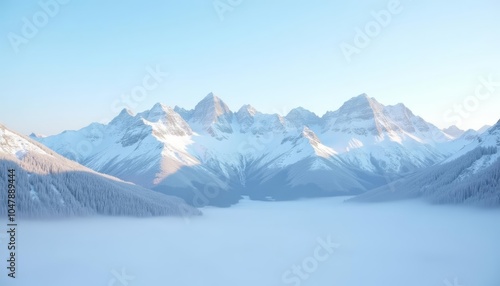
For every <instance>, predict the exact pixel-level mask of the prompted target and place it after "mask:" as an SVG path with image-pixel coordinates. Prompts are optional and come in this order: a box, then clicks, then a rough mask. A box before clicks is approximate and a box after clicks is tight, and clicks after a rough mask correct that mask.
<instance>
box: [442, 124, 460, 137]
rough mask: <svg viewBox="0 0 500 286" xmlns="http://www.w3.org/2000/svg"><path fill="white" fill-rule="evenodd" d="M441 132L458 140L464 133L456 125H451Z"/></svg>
mask: <svg viewBox="0 0 500 286" xmlns="http://www.w3.org/2000/svg"><path fill="white" fill-rule="evenodd" d="M443 131H444V132H445V133H446V134H448V135H450V136H453V137H454V138H458V137H460V136H462V135H463V134H464V133H465V130H462V129H460V128H458V127H457V126H456V125H452V126H450V127H448V128H445V129H443Z"/></svg>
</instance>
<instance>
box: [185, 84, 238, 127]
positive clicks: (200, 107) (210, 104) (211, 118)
mask: <svg viewBox="0 0 500 286" xmlns="http://www.w3.org/2000/svg"><path fill="white" fill-rule="evenodd" d="M230 113H231V110H230V109H229V107H228V106H227V105H226V104H225V103H224V101H222V99H220V98H219V97H217V96H215V95H214V94H213V93H212V92H211V93H209V94H208V95H207V96H205V97H204V98H203V99H202V100H201V101H200V102H199V103H198V104H197V105H196V106H195V108H194V112H193V116H192V119H193V120H194V121H198V122H202V123H204V124H211V123H214V122H216V121H217V119H218V118H219V117H221V116H224V115H226V114H230Z"/></svg>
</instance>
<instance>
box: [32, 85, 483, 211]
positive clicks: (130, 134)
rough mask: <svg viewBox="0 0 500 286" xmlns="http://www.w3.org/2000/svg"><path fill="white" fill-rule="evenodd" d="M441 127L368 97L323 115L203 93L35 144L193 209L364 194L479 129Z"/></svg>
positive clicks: (428, 162)
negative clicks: (237, 104) (188, 102)
mask: <svg viewBox="0 0 500 286" xmlns="http://www.w3.org/2000/svg"><path fill="white" fill-rule="evenodd" d="M452 131H453V130H451V131H448V132H446V131H443V130H440V129H439V128H437V127H436V126H434V125H433V124H431V123H428V122H426V121H425V120H424V119H422V118H421V117H419V116H416V115H414V114H413V113H412V112H411V111H410V110H409V109H408V108H407V107H406V106H404V105H403V104H397V105H394V106H391V105H388V106H385V105H383V104H381V103H379V102H378V101H377V100H375V99H374V98H370V97H368V96H367V95H366V94H362V95H360V96H357V97H354V98H352V99H350V100H349V101H347V102H345V103H344V104H343V105H342V106H341V107H340V108H339V109H338V110H336V111H332V112H327V113H326V114H325V115H323V116H322V117H319V116H317V115H316V114H314V113H312V112H310V111H308V110H306V109H304V108H301V107H299V108H296V109H293V110H292V111H290V112H289V114H287V115H286V116H281V115H279V114H266V113H262V112H259V111H258V110H256V109H255V108H254V107H252V106H250V105H245V106H243V107H241V108H240V109H239V110H237V111H232V110H231V109H230V108H229V107H228V106H227V105H226V104H225V103H224V102H223V101H222V100H221V99H220V98H218V97H217V96H215V95H214V94H212V93H210V94H209V95H207V96H206V97H205V98H203V100H202V101H200V102H199V103H198V104H197V105H196V106H195V107H194V109H190V110H188V109H184V108H181V107H178V106H175V108H171V107H169V106H167V105H164V104H160V103H158V104H155V105H154V106H153V107H152V108H151V109H150V110H147V111H144V112H141V113H138V114H135V115H134V114H132V113H131V112H130V111H128V110H123V111H122V112H121V113H120V114H119V115H118V116H117V117H116V118H114V119H113V120H112V121H111V122H110V123H109V124H98V123H93V124H91V125H89V126H87V127H85V128H82V129H80V130H78V131H65V132H63V133H61V134H58V135H54V136H49V137H37V136H33V138H34V139H36V140H38V141H39V142H41V143H43V144H45V145H46V146H48V147H49V148H51V149H53V150H55V151H56V152H58V153H59V154H61V155H63V156H65V157H67V158H69V159H72V160H75V161H77V162H79V163H81V164H83V165H85V166H87V167H89V168H91V169H93V170H95V171H98V172H101V173H106V174H109V175H112V176H116V177H118V178H121V179H123V180H126V181H131V182H134V183H136V184H139V185H141V186H143V187H146V188H151V189H154V190H157V191H160V192H163V193H166V194H172V195H176V196H179V197H182V198H184V199H186V200H187V202H188V203H191V204H193V205H195V206H203V205H207V204H212V205H219V206H227V205H230V204H233V203H235V202H237V201H238V200H239V198H240V196H241V195H248V196H250V197H251V198H254V199H263V200H266V199H270V200H281V199H293V198H298V197H312V196H332V195H339V194H352V195H354V194H361V193H364V192H366V191H367V190H370V189H373V188H376V187H379V186H382V185H384V184H387V183H388V182H391V181H393V180H395V179H398V178H400V177H402V176H404V175H406V174H408V173H411V172H414V171H416V170H419V169H422V168H425V167H429V166H432V165H434V164H437V163H439V162H442V161H443V160H446V159H447V158H449V157H450V156H451V155H453V154H454V153H455V152H457V151H458V150H460V149H461V148H463V147H464V146H465V145H467V144H469V143H471V142H473V141H474V140H475V139H476V138H477V136H478V133H474V134H473V133H469V134H467V132H465V133H463V134H462V133H460V134H459V133H456V132H455V133H454V132H452Z"/></svg>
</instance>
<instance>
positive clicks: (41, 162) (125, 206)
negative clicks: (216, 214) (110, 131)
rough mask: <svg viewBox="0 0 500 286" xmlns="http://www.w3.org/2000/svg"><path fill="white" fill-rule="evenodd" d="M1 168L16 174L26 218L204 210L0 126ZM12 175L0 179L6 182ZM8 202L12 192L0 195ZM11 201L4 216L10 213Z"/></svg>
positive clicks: (21, 213)
mask: <svg viewBox="0 0 500 286" xmlns="http://www.w3.org/2000/svg"><path fill="white" fill-rule="evenodd" d="M0 166H1V168H2V170H8V169H14V170H15V174H16V189H17V194H16V208H17V213H18V215H19V216H21V217H37V218H40V217H54V216H56V217H57V216H77V215H78V216H79V215H112V216H116V215H120V216H158V215H172V216H191V215H199V214H200V212H199V211H198V210H196V209H194V208H193V207H191V206H188V205H186V203H185V202H184V201H183V200H182V199H179V198H175V197H169V196H165V195H162V194H159V193H156V192H153V191H151V190H147V189H145V188H143V187H140V186H136V185H134V184H131V183H127V182H124V181H122V180H119V179H117V178H114V177H111V176H109V175H103V174H99V173H97V172H95V171H92V170H90V169H88V168H86V167H84V166H82V165H80V164H78V163H76V162H74V161H71V160H68V159H66V158H64V157H62V156H60V155H59V154H57V153H55V152H53V151H51V150H49V149H48V148H46V147H45V146H42V145H41V144H39V143H38V142H35V141H33V140H31V139H30V138H28V137H24V136H22V135H19V134H17V133H15V132H13V131H11V130H9V129H7V128H6V127H4V126H2V125H0ZM7 184H8V177H7V176H1V177H0V185H2V186H7ZM0 200H1V201H3V202H5V201H7V192H1V193H0ZM6 213H7V208H6V204H2V205H1V206H0V214H1V215H6Z"/></svg>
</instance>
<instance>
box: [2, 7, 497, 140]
mask: <svg viewBox="0 0 500 286" xmlns="http://www.w3.org/2000/svg"><path fill="white" fill-rule="evenodd" d="M19 2H20V1H14V0H6V1H1V3H0V35H2V38H1V39H2V40H1V41H0V64H1V69H0V87H1V94H2V95H1V103H0V123H3V124H5V125H7V126H9V127H11V128H13V129H15V130H18V131H20V132H22V133H30V132H37V133H42V134H54V133H58V132H61V131H63V130H65V129H77V128H80V127H83V126H86V125H88V124H89V123H91V122H93V121H103V120H110V119H111V118H112V117H113V116H114V115H116V112H117V111H116V108H113V106H115V107H116V102H117V100H119V99H120V96H121V94H127V95H130V93H131V91H132V90H133V88H134V87H136V86H138V85H141V84H142V80H143V78H144V77H145V76H146V75H147V74H148V72H147V70H146V68H147V67H148V66H150V67H155V66H157V65H159V66H160V67H161V70H163V71H165V72H168V74H169V77H168V78H167V79H166V80H165V81H164V82H163V83H161V84H160V85H159V86H158V87H157V88H155V89H153V90H151V91H149V92H148V94H147V96H146V98H145V100H143V101H140V102H138V103H136V104H134V105H133V106H131V107H133V108H132V110H133V111H135V112H137V111H142V110H144V109H147V108H150V107H151V106H152V105H154V103H156V102H162V103H165V104H167V105H170V106H175V105H179V106H183V107H186V108H192V107H194V105H195V104H196V103H197V102H198V101H199V100H201V99H202V98H203V97H204V96H205V95H206V94H207V93H209V92H211V91H213V92H214V93H215V94H216V95H218V96H219V97H221V98H222V99H223V100H224V101H225V102H226V103H227V104H228V105H229V107H230V108H231V109H232V110H237V109H238V108H240V107H241V105H243V104H246V103H250V104H252V105H254V106H255V107H256V108H257V109H258V110H261V111H263V112H280V113H286V112H287V111H288V110H289V109H291V108H293V107H297V106H303V107H305V108H307V109H309V110H311V111H314V112H315V113H317V114H318V115H320V116H321V115H323V114H324V113H325V112H326V111H328V110H335V109H337V108H338V107H339V106H340V105H341V104H342V103H343V102H344V101H346V100H348V99H349V98H351V97H353V96H356V95H358V94H360V93H367V94H368V95H370V96H372V97H375V98H376V99H377V100H379V101H380V102H382V103H384V104H396V103H399V102H403V103H405V104H406V105H407V106H408V107H409V108H410V109H412V110H413V111H414V113H416V114H418V115H421V116H422V117H424V118H425V119H426V120H428V121H430V122H432V123H435V124H436V125H438V126H439V127H446V126H448V125H451V124H452V123H455V121H456V122H457V123H460V127H462V128H472V127H474V128H478V127H480V126H482V125H484V124H492V123H494V122H496V121H497V120H498V119H500V112H499V110H500V87H494V88H493V89H492V92H491V95H490V96H489V98H488V99H484V98H483V99H479V100H477V101H476V102H474V98H472V99H471V97H475V90H476V87H477V86H478V85H480V84H481V81H480V80H479V78H480V77H485V78H487V77H488V76H489V75H491V76H492V77H493V78H496V79H498V80H497V82H499V84H498V85H500V33H499V32H498V28H499V27H500V17H498V11H500V2H498V1H497V0H478V1H446V2H445V1H431V0H423V1H416V0H414V1H408V0H406V1H404V0H401V1H400V5H401V8H402V11H401V12H400V13H398V14H394V15H392V20H391V21H390V23H389V24H388V25H387V26H386V27H383V28H382V29H381V32H380V33H379V34H378V35H376V36H374V37H373V38H372V39H371V41H370V43H369V45H368V46H367V47H365V48H363V49H361V52H360V53H359V54H356V55H354V56H353V57H352V59H351V61H350V62H349V61H347V60H346V58H345V57H344V55H343V52H342V50H341V49H340V44H341V43H342V42H345V43H348V44H351V45H352V44H353V41H354V37H355V35H356V31H355V29H356V28H357V27H359V28H361V29H364V28H365V25H366V24H367V23H368V22H370V21H372V20H373V16H372V15H371V13H370V12H371V11H379V10H382V9H387V8H386V7H387V5H388V3H389V2H390V1H385V0H384V1H379V0H372V1H349V2H348V3H345V2H347V1H326V0H323V1H319V0H316V1H314V0H313V1H284V0H283V1H282V0H280V1H265V0H245V1H243V3H242V4H241V5H238V6H236V7H234V8H233V10H232V11H228V12H226V13H225V14H224V19H223V20H221V19H220V18H219V16H218V14H217V12H216V11H215V9H214V7H213V1H212V0H192V1H186V0H176V1H173V0H167V1H95V0H92V1H89V0H86V1H79V0H72V1H69V3H67V4H64V5H61V6H60V7H59V11H58V12H57V13H55V15H54V16H53V17H49V20H48V23H47V24H46V25H45V26H44V27H42V28H40V29H39V31H38V32H37V33H36V34H35V36H34V37H33V38H31V39H28V42H27V43H23V44H21V45H19V46H18V49H19V51H18V53H16V52H15V51H14V48H13V47H12V45H11V43H10V40H9V33H15V34H17V35H19V36H22V35H23V33H22V27H23V20H22V19H23V17H27V18H28V19H31V20H30V21H32V18H33V16H34V15H40V13H38V12H40V11H43V10H42V8H41V7H40V5H39V4H38V1H22V2H23V3H19ZM41 2H48V0H41ZM221 2H224V3H228V2H231V0H221ZM235 2H238V1H235V0H232V3H235ZM436 2H438V3H436ZM37 13H38V14H37ZM40 19H41V20H43V18H40ZM10 36H12V34H10ZM484 91H485V89H482V92H483V93H484ZM466 99H469V100H472V101H470V102H469V103H467V102H465V104H466V105H467V107H468V108H469V111H465V113H464V112H462V113H464V114H462V115H461V116H458V117H457V116H456V115H457V114H458V112H457V111H453V110H452V109H451V108H454V106H455V105H463V104H464V101H465V100H466ZM473 104H476V105H477V106H472V105H473ZM466 117H468V118H466ZM458 119H460V121H458Z"/></svg>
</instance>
